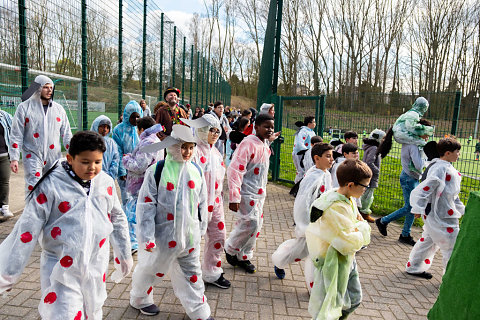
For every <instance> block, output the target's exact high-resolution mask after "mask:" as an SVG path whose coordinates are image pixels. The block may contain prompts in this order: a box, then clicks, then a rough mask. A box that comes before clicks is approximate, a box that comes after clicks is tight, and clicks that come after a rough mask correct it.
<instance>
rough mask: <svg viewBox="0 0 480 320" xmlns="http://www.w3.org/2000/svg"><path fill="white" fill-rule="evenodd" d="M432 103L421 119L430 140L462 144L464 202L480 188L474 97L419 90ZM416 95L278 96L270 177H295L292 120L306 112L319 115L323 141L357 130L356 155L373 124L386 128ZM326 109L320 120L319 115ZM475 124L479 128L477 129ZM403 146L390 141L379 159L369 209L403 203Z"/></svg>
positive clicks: (458, 165)
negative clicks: (430, 128) (278, 137)
mask: <svg viewBox="0 0 480 320" xmlns="http://www.w3.org/2000/svg"><path fill="white" fill-rule="evenodd" d="M421 95H422V96H424V97H426V98H427V99H428V100H429V102H430V108H429V111H428V112H427V113H426V114H425V116H424V118H426V119H428V120H429V121H431V122H432V123H433V125H434V126H435V135H434V136H433V137H432V139H434V140H437V141H438V140H439V139H441V138H442V137H444V136H445V135H447V134H453V135H455V136H456V137H457V139H458V140H459V141H460V143H461V144H462V150H461V156H460V159H459V161H458V162H457V163H455V164H454V166H455V167H456V168H457V169H458V170H459V171H460V172H461V173H462V175H463V179H462V186H461V194H460V198H461V200H462V201H464V203H466V200H467V197H468V193H469V192H470V191H474V190H480V161H476V160H475V154H474V152H475V144H476V143H477V142H479V140H478V138H479V135H478V111H479V100H478V98H473V97H466V98H465V99H461V93H460V92H446V93H422V94H421ZM418 96H419V95H418V94H415V95H413V94H395V95H386V94H372V93H369V94H359V95H355V96H350V95H345V94H344V95H341V94H332V95H327V96H320V97H278V100H277V101H278V108H277V113H276V119H275V120H276V128H275V129H276V130H282V137H283V139H284V142H283V143H281V144H280V143H279V142H276V143H275V145H274V150H276V151H277V152H276V155H275V159H273V160H272V162H273V166H272V176H273V179H274V180H280V181H284V182H290V183H291V182H293V180H294V178H295V167H294V165H293V162H292V150H293V143H294V135H295V132H296V130H297V127H296V126H295V122H296V121H303V119H304V117H306V116H315V117H316V119H317V128H316V129H315V130H316V133H317V134H319V133H321V134H319V135H321V136H322V137H323V139H324V141H325V142H330V141H331V140H333V139H341V140H342V141H344V140H343V134H344V133H345V131H355V132H357V133H358V136H359V140H358V145H359V149H360V158H361V157H362V155H363V152H362V150H361V148H362V145H363V141H362V139H363V138H366V137H368V134H369V133H370V132H371V131H372V130H374V129H375V128H378V129H382V130H384V131H387V130H388V129H389V128H390V127H391V126H392V125H393V123H394V122H395V120H396V119H397V118H398V116H400V115H401V114H402V113H404V112H406V111H407V110H409V109H410V108H411V105H412V104H413V102H414V101H415V99H416V98H417V97H418ZM323 112H324V114H325V116H324V117H323V121H322V114H323ZM475 128H477V129H475ZM400 149H401V145H399V144H397V143H396V142H394V144H393V147H392V150H391V152H390V154H389V155H388V156H387V157H386V158H385V159H383V161H382V166H381V174H380V181H379V187H378V189H377V190H376V191H375V201H374V205H373V211H374V212H375V213H379V214H386V213H390V212H393V211H394V210H396V209H398V208H400V207H401V206H403V196H402V190H401V187H400V182H399V176H400V172H401V170H402V168H401V163H400Z"/></svg>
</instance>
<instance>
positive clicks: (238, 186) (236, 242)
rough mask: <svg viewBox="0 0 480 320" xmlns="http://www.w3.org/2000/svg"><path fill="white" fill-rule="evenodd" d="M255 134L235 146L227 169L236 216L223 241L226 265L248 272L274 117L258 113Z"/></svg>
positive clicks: (258, 227)
mask: <svg viewBox="0 0 480 320" xmlns="http://www.w3.org/2000/svg"><path fill="white" fill-rule="evenodd" d="M255 131H256V135H249V136H247V137H246V138H244V139H243V141H242V142H241V143H240V144H239V145H238V147H237V149H236V150H235V153H234V154H233V159H232V162H231V163H230V165H229V166H228V169H227V176H228V189H229V192H230V199H229V200H230V203H229V206H228V207H229V208H230V210H232V211H234V212H236V216H237V217H238V220H237V222H236V223H235V226H234V227H233V230H232V231H231V232H230V235H229V237H228V239H227V240H226V241H225V253H226V257H227V262H228V263H230V264H231V265H233V266H239V267H241V268H243V269H245V271H247V272H248V273H254V272H255V271H256V267H255V266H254V265H253V264H252V263H251V262H250V260H249V259H251V258H252V257H253V250H254V248H255V243H256V240H257V238H258V237H259V235H260V230H261V229H262V223H263V204H264V202H265V197H266V187H267V181H268V166H269V161H270V148H269V145H268V143H267V142H268V139H269V138H271V137H272V135H273V117H272V116H271V115H269V114H261V115H259V116H258V117H257V119H256V120H255Z"/></svg>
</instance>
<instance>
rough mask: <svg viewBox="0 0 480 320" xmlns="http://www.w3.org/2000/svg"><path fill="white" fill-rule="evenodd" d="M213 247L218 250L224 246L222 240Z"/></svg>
mask: <svg viewBox="0 0 480 320" xmlns="http://www.w3.org/2000/svg"><path fill="white" fill-rule="evenodd" d="M213 247H214V248H215V249H217V250H218V249H220V248H221V247H222V245H221V244H220V242H217V243H215V244H214V245H213Z"/></svg>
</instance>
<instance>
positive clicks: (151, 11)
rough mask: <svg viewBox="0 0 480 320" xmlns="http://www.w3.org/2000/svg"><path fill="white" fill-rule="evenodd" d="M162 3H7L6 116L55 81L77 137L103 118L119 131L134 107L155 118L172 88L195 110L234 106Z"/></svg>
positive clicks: (2, 33)
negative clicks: (45, 82)
mask: <svg viewBox="0 0 480 320" xmlns="http://www.w3.org/2000/svg"><path fill="white" fill-rule="evenodd" d="M159 3H160V1H159V0H155V1H153V0H145V1H128V2H127V1H123V0H119V1H114V2H111V1H99V0H96V1H92V0H81V1H73V0H66V1H65V0H48V1H47V0H0V108H1V109H2V110H5V111H7V112H9V113H11V114H13V113H14V112H15V109H16V106H17V105H18V104H19V103H20V102H21V101H20V96H21V93H22V92H23V90H25V89H26V88H27V87H28V85H29V84H30V83H31V81H33V79H34V78H35V76H36V75H38V74H46V75H48V76H49V77H50V78H52V80H54V82H55V100H56V101H57V102H59V103H60V104H62V105H63V106H64V107H65V109H66V111H67V114H68V115H69V119H70V121H71V125H72V127H74V128H76V129H89V128H90V124H91V123H92V121H93V119H95V118H96V117H97V116H98V115H99V114H105V115H107V116H109V117H110V118H111V119H112V121H113V122H114V123H116V120H117V119H118V118H119V116H120V115H121V114H122V111H123V107H124V106H125V105H126V104H127V103H128V101H130V100H136V101H139V100H140V99H142V98H143V99H145V101H146V102H147V104H148V105H149V107H150V109H151V110H152V111H153V108H154V106H155V105H156V103H157V101H159V100H163V91H164V90H165V89H166V88H167V87H168V86H175V87H177V88H179V89H180V90H181V95H180V103H182V104H186V103H190V104H191V106H192V109H194V108H195V107H196V106H200V107H205V106H207V105H208V103H210V102H213V101H215V100H222V101H224V103H225V104H226V105H229V104H230V95H231V88H230V85H229V84H228V83H227V82H226V80H225V79H224V78H223V77H222V76H221V73H220V72H219V71H218V70H216V69H215V67H214V62H213V61H208V60H207V59H206V58H205V57H203V55H202V54H201V52H205V50H202V48H196V47H195V46H194V45H193V44H192V41H191V39H189V38H188V37H187V35H185V34H183V33H182V32H181V31H180V29H179V28H178V27H177V26H176V25H175V21H173V20H171V19H169V18H168V17H167V16H166V15H165V14H164V13H163V12H162V10H161V9H160V7H159Z"/></svg>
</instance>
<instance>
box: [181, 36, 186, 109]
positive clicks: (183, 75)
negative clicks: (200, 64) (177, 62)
mask: <svg viewBox="0 0 480 320" xmlns="http://www.w3.org/2000/svg"><path fill="white" fill-rule="evenodd" d="M186 50H187V37H183V62H182V104H183V105H184V104H185V55H186V52H185V51H186Z"/></svg>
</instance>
